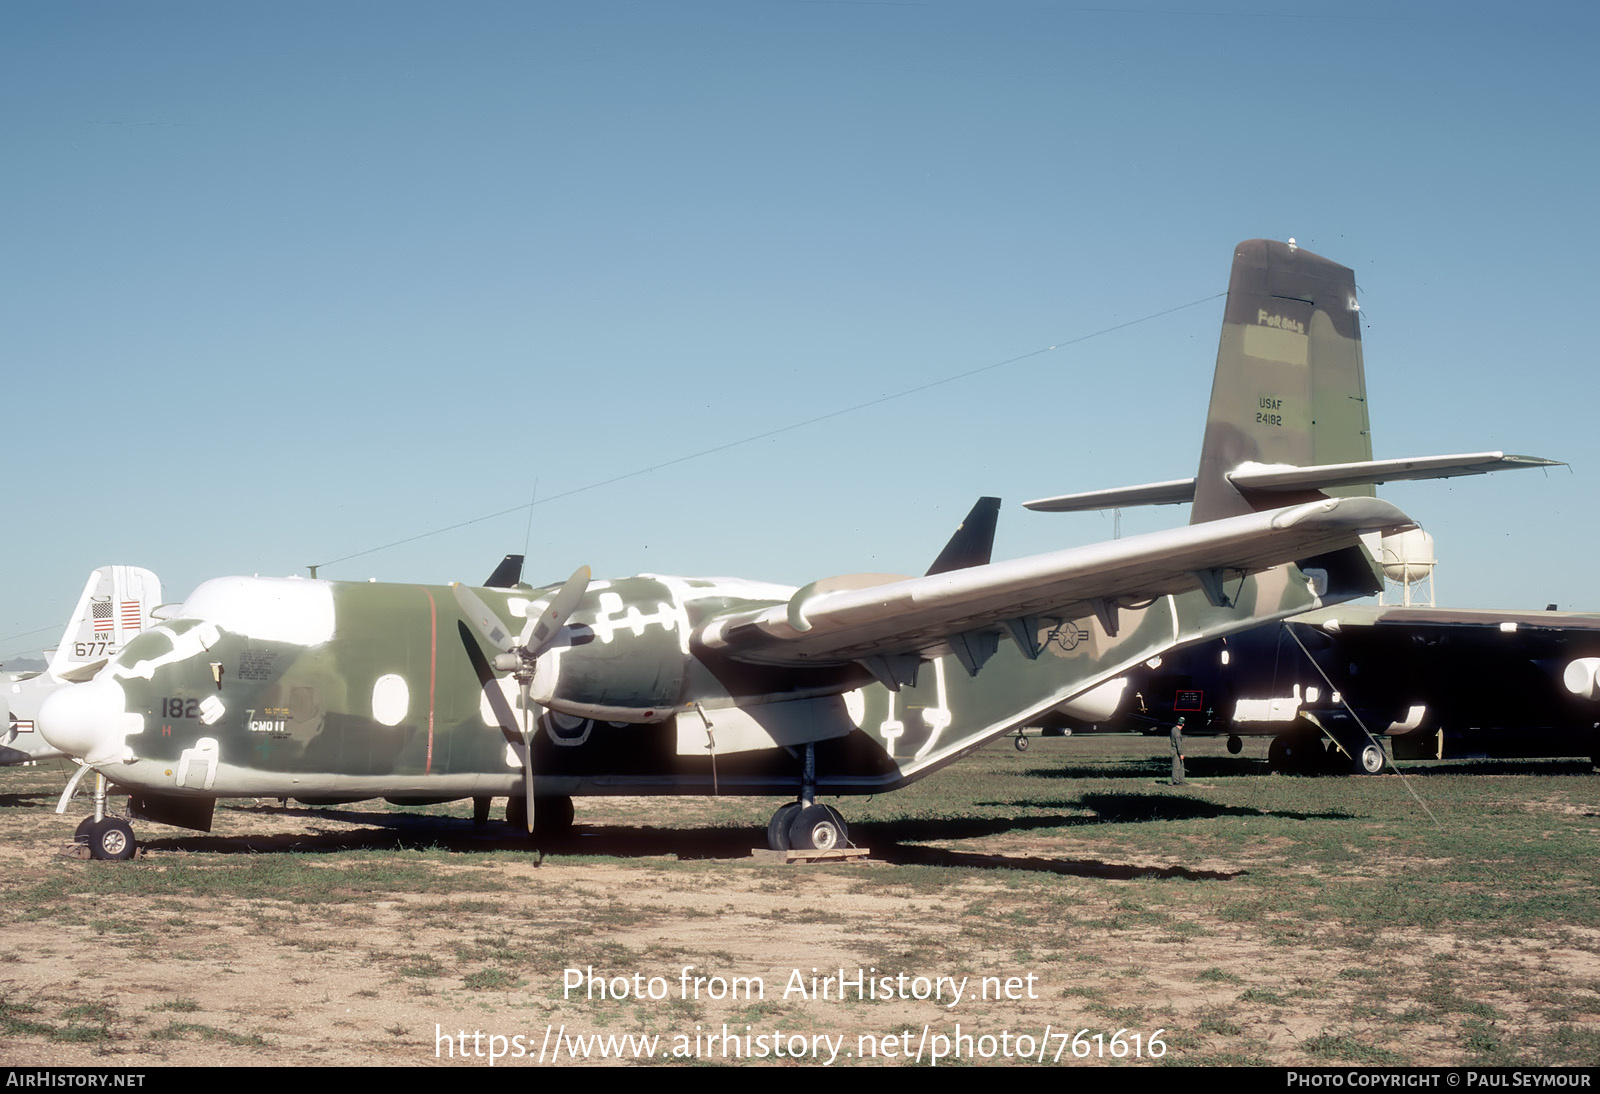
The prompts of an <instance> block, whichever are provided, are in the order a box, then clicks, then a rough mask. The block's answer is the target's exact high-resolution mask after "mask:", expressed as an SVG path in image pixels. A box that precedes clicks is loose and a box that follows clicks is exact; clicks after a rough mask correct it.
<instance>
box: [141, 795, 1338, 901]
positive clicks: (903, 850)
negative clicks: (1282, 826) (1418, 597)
mask: <svg viewBox="0 0 1600 1094" xmlns="http://www.w3.org/2000/svg"><path fill="white" fill-rule="evenodd" d="M982 804H984V805H992V806H997V807H1001V808H1017V809H1024V808H1034V809H1037V808H1039V807H1040V806H1041V805H1043V806H1045V807H1046V808H1072V809H1090V810H1093V811H1094V813H1095V815H1094V816H1084V815H1083V814H1081V813H1073V814H1066V813H1056V814H1049V815H1044V816H1038V815H1035V816H1016V817H957V818H937V819H914V820H901V821H883V822H862V823H859V824H857V825H854V826H853V827H852V829H851V839H852V842H853V843H855V844H856V845H858V846H864V847H868V848H870V849H871V853H872V858H873V859H874V860H876V861H880V862H886V863H891V864H895V865H924V866H947V867H965V868H969V869H1010V870H1024V871H1032V872H1040V873H1052V874H1061V875H1070V876H1078V877H1094V878H1114V879H1115V878H1138V877H1156V878H1186V879H1191V880H1194V879H1219V880H1226V879H1229V878H1233V877H1237V876H1239V874H1240V873H1242V872H1243V871H1215V870H1197V869H1193V868H1191V867H1187V866H1159V867H1157V866H1141V865H1133V864H1128V863H1116V862H1105V861H1100V860H1094V859H1064V858H1050V857H1042V856H1039V855H1037V854H1015V855H1013V854H998V853H994V852H989V851H978V850H973V851H967V850H963V849H961V848H959V847H930V846H926V843H927V842H928V841H935V840H937V841H959V840H977V839H981V838H983V837H990V836H999V835H1006V834H1013V833H1027V832H1035V831H1044V830H1049V829H1060V828H1075V827H1085V826H1090V825H1096V824H1108V823H1119V824H1125V823H1139V822H1146V821H1171V820H1184V819H1208V818H1213V817H1267V816H1280V817H1292V818H1296V819H1307V818H1310V817H1321V818H1331V819H1342V818H1345V817H1347V816H1348V814H1344V813H1316V814H1312V813H1290V812H1281V811H1279V812H1274V811H1268V810H1259V809H1250V808H1244V807H1237V806H1222V805H1216V804H1214V803H1211V802H1206V801H1203V800H1198V799H1191V798H1178V797H1173V796H1172V795H1167V794H1148V795H1143V794H1116V793H1112V794H1089V795H1084V796H1083V797H1082V798H1081V799H1078V800H1076V801H1066V800H1063V801H1058V802H1044V803H1041V802H1038V801H1032V802H1020V801H1018V802H985V803H982ZM236 812H240V813H247V814H254V815H257V816H262V815H274V814H276V815H282V816H286V817H288V816H293V817H296V818H299V819H302V820H304V819H306V818H312V819H326V820H336V821H339V822H341V824H344V825H367V826H370V827H366V828H360V829H349V828H340V829H338V830H334V829H331V828H330V829H326V830H320V831H317V830H313V831H311V832H309V833H308V832H303V831H302V832H296V833H285V834H281V835H273V834H255V835H238V836H230V835H227V834H226V814H222V815H220V816H219V821H220V822H221V825H222V827H223V829H224V830H223V831H222V832H221V833H217V834H204V835H199V834H197V835H188V836H177V837H173V838H159V837H158V838H154V839H149V840H147V841H146V842H145V846H146V847H148V848H149V849H150V850H152V851H155V852H162V851H187V852H190V853H210V854H262V853H271V852H278V853H297V854H339V853H347V852H351V851H405V850H444V851H449V852H452V853H465V854H473V853H477V854H482V853H491V852H507V851H512V852H533V851H536V850H537V851H542V852H543V853H545V854H549V855H554V856H558V857H559V856H567V855H582V856H596V857H603V858H617V859H648V858H653V857H672V858H676V859H679V860H738V859H748V858H749V857H750V853H751V851H752V849H755V848H758V847H759V846H760V845H761V844H762V843H763V842H764V836H765V833H764V832H762V831H760V830H759V829H756V828H740V827H731V828H730V827H699V828H663V827H651V826H642V827H634V826H620V825H617V826H588V825H578V826H577V827H576V828H575V829H574V830H573V832H572V833H571V834H570V835H567V836H563V837H560V838H546V839H545V840H544V841H543V842H542V844H541V842H540V841H536V840H531V839H530V838H529V837H528V836H527V835H526V834H525V833H523V832H522V831H521V830H520V829H518V828H514V827H512V826H511V825H508V824H506V823H504V822H501V821H492V822H490V823H489V824H486V825H482V826H477V825H474V824H472V822H471V821H470V820H467V819H464V818H460V817H441V816H437V815H406V814H403V813H391V812H356V811H352V810H331V809H317V808H310V809H307V808H296V807H292V806H287V807H286V806H277V805H255V806H250V807H246V808H243V809H239V810H236Z"/></svg>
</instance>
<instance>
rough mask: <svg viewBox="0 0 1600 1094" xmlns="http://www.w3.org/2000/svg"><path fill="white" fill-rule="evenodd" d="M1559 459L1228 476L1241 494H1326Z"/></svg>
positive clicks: (1251, 471)
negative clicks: (1337, 489)
mask: <svg viewBox="0 0 1600 1094" xmlns="http://www.w3.org/2000/svg"><path fill="white" fill-rule="evenodd" d="M1564 466H1566V465H1565V464H1563V463H1561V462H1560V461H1559V460H1546V459H1543V458H1541V457H1539V456H1507V455H1506V454H1505V453H1504V452H1469V453H1465V454H1462V455H1456V456H1412V457H1408V458H1406V459H1399V460H1362V461H1361V462H1359V463H1324V464H1317V465H1316V466H1313V467H1294V466H1291V465H1289V464H1267V463H1242V464H1240V465H1239V466H1238V467H1236V468H1234V469H1233V470H1232V471H1230V472H1229V473H1228V481H1229V482H1231V483H1233V485H1234V486H1235V487H1237V488H1238V489H1240V490H1261V491H1271V492H1277V491H1301V490H1327V489H1331V488H1333V487H1336V486H1358V485H1363V484H1372V485H1377V484H1380V483H1386V482H1406V481H1409V480H1412V479H1449V478H1455V477H1457V476H1460V475H1487V474H1489V473H1490V472H1491V471H1515V470H1518V469H1520V468H1524V467H1564Z"/></svg>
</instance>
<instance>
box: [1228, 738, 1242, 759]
mask: <svg viewBox="0 0 1600 1094" xmlns="http://www.w3.org/2000/svg"><path fill="white" fill-rule="evenodd" d="M1243 751H1244V742H1243V741H1241V740H1240V739H1239V735H1238V734H1237V733H1234V734H1230V735H1229V737H1228V755H1230V756H1237V755H1238V754H1239V753H1241V752H1243Z"/></svg>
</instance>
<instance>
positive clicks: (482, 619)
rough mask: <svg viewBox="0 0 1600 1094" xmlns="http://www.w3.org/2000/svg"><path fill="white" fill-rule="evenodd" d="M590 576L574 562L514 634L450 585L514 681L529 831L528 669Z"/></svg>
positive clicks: (470, 593) (477, 600)
mask: <svg viewBox="0 0 1600 1094" xmlns="http://www.w3.org/2000/svg"><path fill="white" fill-rule="evenodd" d="M589 576H590V575H589V567H587V566H579V567H578V568H577V569H576V570H574V571H573V572H572V576H571V577H569V578H567V580H566V582H565V584H563V585H562V586H561V588H559V589H557V590H556V593H555V595H554V596H552V597H551V598H550V603H548V604H547V605H545V609H544V611H542V612H540V613H539V615H538V616H537V617H535V616H533V615H529V616H528V624H527V626H525V627H523V628H522V633H521V634H519V635H517V636H516V637H515V638H513V637H512V636H511V632H510V631H509V630H507V629H506V627H505V624H503V623H502V622H501V621H500V617H499V615H497V614H496V613H495V611H494V609H492V608H490V607H489V605H487V604H485V603H484V602H483V600H482V599H481V598H480V597H479V596H478V594H477V593H474V592H473V591H472V590H471V589H469V588H467V587H466V586H465V585H461V584H455V585H451V586H450V591H451V592H452V593H454V594H455V598H456V604H457V605H458V606H459V607H460V608H461V614H462V615H464V616H466V617H467V621H468V622H469V623H471V624H472V626H473V628H474V629H475V630H476V631H477V632H478V633H479V634H480V635H482V636H483V637H484V639H486V640H487V641H488V643H489V644H490V645H491V646H493V647H494V648H495V649H497V650H499V651H500V652H499V654H498V655H497V656H496V657H495V659H494V662H493V663H494V667H495V669H496V670H497V671H499V672H509V673H511V675H512V676H513V677H514V678H515V679H516V681H517V687H518V691H519V694H520V696H521V705H522V715H521V718H520V722H521V724H520V725H519V726H518V727H517V729H518V732H519V733H520V734H521V735H522V789H523V793H524V794H526V795H527V802H528V808H527V814H528V816H527V821H528V832H529V833H530V834H531V833H532V832H533V717H532V709H531V708H532V706H533V704H532V702H531V701H530V700H529V697H528V696H529V693H530V691H531V690H532V688H533V673H534V669H535V668H536V667H537V666H538V662H539V655H540V654H541V653H543V652H544V651H545V650H547V649H549V648H550V645H551V644H552V643H553V642H555V640H556V636H557V635H559V634H560V633H561V628H562V627H563V626H564V625H565V624H566V622H567V619H568V618H569V617H570V616H571V615H572V613H573V612H575V611H577V610H578V605H579V604H580V603H582V602H583V594H584V593H585V592H587V591H588V590H589Z"/></svg>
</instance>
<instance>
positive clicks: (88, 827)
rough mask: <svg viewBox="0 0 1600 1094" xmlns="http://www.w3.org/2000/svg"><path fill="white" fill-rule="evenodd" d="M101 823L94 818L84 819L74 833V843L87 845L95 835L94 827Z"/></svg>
mask: <svg viewBox="0 0 1600 1094" xmlns="http://www.w3.org/2000/svg"><path fill="white" fill-rule="evenodd" d="M99 823H100V822H99V821H97V820H95V819H94V818H93V817H84V818H83V820H81V821H79V822H78V829H77V831H75V832H73V833H72V839H73V841H74V842H76V843H82V844H85V845H87V844H88V842H89V840H90V839H91V838H92V836H93V834H94V826H95V825H97V824H99Z"/></svg>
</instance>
